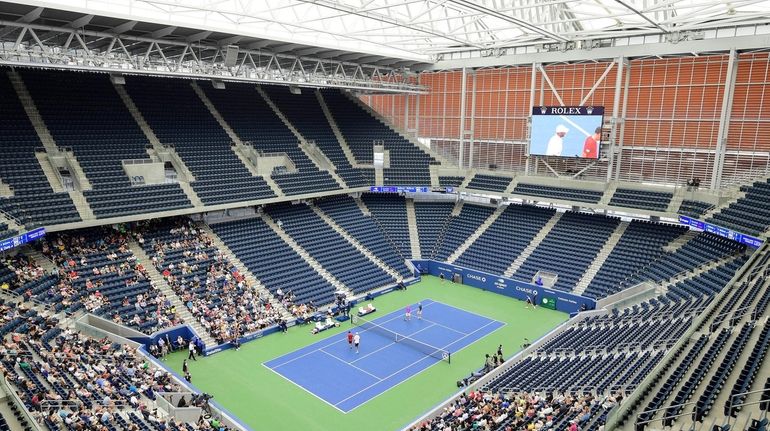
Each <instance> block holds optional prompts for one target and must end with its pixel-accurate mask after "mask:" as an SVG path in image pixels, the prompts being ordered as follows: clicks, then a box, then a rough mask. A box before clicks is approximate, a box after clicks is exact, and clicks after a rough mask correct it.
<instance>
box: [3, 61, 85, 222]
mask: <svg viewBox="0 0 770 431" xmlns="http://www.w3.org/2000/svg"><path fill="white" fill-rule="evenodd" d="M6 70H7V69H0V72H1V73H0V94H2V95H3V97H0V129H2V130H3V133H0V146H2V149H3V157H0V180H2V181H3V182H4V183H5V184H7V185H9V186H10V187H12V188H13V193H14V195H13V196H10V197H5V196H0V211H4V212H6V213H8V214H11V215H12V216H13V217H15V218H16V219H18V220H19V221H21V222H22V223H23V224H24V225H25V226H26V227H27V228H32V227H36V226H42V225H50V224H60V223H69V222H76V221H80V215H79V214H78V212H77V210H76V209H75V204H73V203H72V199H70V196H69V194H67V193H66V192H65V193H54V191H53V189H52V188H51V185H50V184H49V183H48V179H47V178H46V176H45V174H44V173H43V170H42V168H41V167H40V164H39V163H38V161H37V158H36V157H35V152H36V151H37V150H38V149H41V148H42V146H43V144H42V142H40V139H39V138H38V136H37V133H36V132H35V129H34V128H33V126H32V123H30V121H29V118H27V114H26V112H25V111H24V107H23V106H22V105H21V102H20V101H19V99H18V98H17V97H16V92H15V90H14V88H13V86H12V85H11V81H10V80H9V79H8V76H7V75H6V73H5V72H6Z"/></svg>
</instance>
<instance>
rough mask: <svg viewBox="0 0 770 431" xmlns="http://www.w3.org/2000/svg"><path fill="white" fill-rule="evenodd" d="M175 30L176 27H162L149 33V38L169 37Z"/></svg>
mask: <svg viewBox="0 0 770 431" xmlns="http://www.w3.org/2000/svg"><path fill="white" fill-rule="evenodd" d="M175 30H176V26H169V27H163V28H161V29H158V30H155V31H153V32H152V33H150V37H151V38H153V39H161V38H164V37H166V36H169V35H170V34H171V33H173V32H174V31H175Z"/></svg>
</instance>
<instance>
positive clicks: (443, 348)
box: [335, 318, 506, 411]
mask: <svg viewBox="0 0 770 431" xmlns="http://www.w3.org/2000/svg"><path fill="white" fill-rule="evenodd" d="M487 320H490V319H489V318H487ZM493 323H503V326H505V325H506V324H505V323H504V322H499V321H497V320H492V321H491V322H489V323H487V324H486V325H484V326H482V327H480V328H478V329H476V330H475V331H473V332H470V333H468V334H466V335H465V336H464V337H461V338H458V339H457V340H454V341H453V342H451V343H449V344H447V345H446V346H444V347H442V348H441V349H440V350H446V348H447V347H449V346H451V345H452V344H455V343H457V342H458V341H460V340H462V339H464V338H467V337H469V336H471V335H473V334H475V333H476V332H479V331H481V330H482V329H484V328H486V327H487V326H489V325H491V324H493ZM503 326H501V327H500V328H502V327H503ZM500 328H497V329H500ZM492 332H494V331H492ZM492 332H490V333H489V334H491V333H492ZM489 334H487V335H489ZM487 335H485V336H484V337H486V336H487ZM482 338H483V337H482ZM477 341H478V340H477ZM471 344H473V343H471ZM469 345H470V344H469ZM466 347H468V346H465V347H463V348H462V349H460V350H457V352H459V351H461V350H463V349H464V348H466ZM457 352H455V353H457ZM428 358H433V357H432V356H425V357H424V358H421V359H418V360H417V361H415V362H412V363H411V364H409V365H407V366H405V367H403V368H401V369H400V370H398V371H395V372H394V373H392V374H390V375H389V376H386V377H384V378H383V379H382V380H380V381H379V382H377V383H374V384H372V385H369V386H367V387H365V388H364V389H361V390H360V391H358V392H356V393H355V394H353V395H351V396H349V397H347V398H345V399H344V400H342V401H339V402H338V403H337V404H335V406H338V405H340V404H342V403H344V402H345V401H347V400H349V399H351V398H353V397H355V396H356V395H358V394H360V393H362V392H365V391H367V390H369V389H371V388H372V387H374V386H376V385H378V384H380V383H382V382H383V381H385V380H387V379H389V378H391V377H393V376H395V375H396V374H398V373H400V372H402V371H404V370H406V369H407V368H410V367H412V366H414V365H417V364H419V363H420V362H422V361H424V360H426V359H428ZM434 359H435V358H434ZM439 362H441V361H437V362H436V363H434V364H432V365H430V366H428V367H427V368H425V369H423V370H420V371H419V373H422V372H424V371H425V370H427V369H428V368H430V367H432V366H433V365H436V364H437V363H439ZM419 373H417V374H419ZM410 377H412V376H410ZM404 381H406V380H402V381H400V382H398V383H397V384H395V385H393V386H391V387H389V388H388V389H386V390H384V391H382V392H380V393H379V394H377V395H375V396H373V397H371V398H369V399H368V400H366V402H364V403H361V404H359V405H357V406H356V407H354V408H352V409H350V411H353V410H355V409H356V408H358V407H360V406H362V405H364V404H366V403H368V402H369V401H371V400H373V399H375V398H377V397H379V396H380V395H382V394H384V393H385V392H387V391H389V390H391V389H393V388H394V387H396V386H398V385H400V384H401V383H403V382H404Z"/></svg>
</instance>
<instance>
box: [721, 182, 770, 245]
mask: <svg viewBox="0 0 770 431" xmlns="http://www.w3.org/2000/svg"><path fill="white" fill-rule="evenodd" d="M741 191H743V192H744V193H745V194H746V195H745V196H744V197H742V198H740V199H738V200H737V201H735V202H733V203H731V204H730V205H729V206H728V207H727V208H724V209H722V210H721V211H719V212H718V213H717V214H714V216H713V217H711V219H710V220H706V221H709V222H711V223H714V224H716V225H719V226H723V227H727V228H730V229H733V230H736V231H738V232H741V233H747V234H750V235H759V234H761V233H763V232H765V231H766V230H767V228H768V226H770V179H769V180H766V181H757V182H755V183H754V184H753V185H751V186H743V187H741Z"/></svg>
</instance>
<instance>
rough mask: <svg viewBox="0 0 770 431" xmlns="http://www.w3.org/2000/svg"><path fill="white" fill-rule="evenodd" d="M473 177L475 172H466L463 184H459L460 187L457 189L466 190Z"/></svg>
mask: <svg viewBox="0 0 770 431" xmlns="http://www.w3.org/2000/svg"><path fill="white" fill-rule="evenodd" d="M475 176H476V170H475V169H472V170H471V171H470V172H468V175H466V176H465V179H464V180H463V182H462V183H460V186H459V187H458V189H467V188H468V184H470V183H471V181H473V177H475Z"/></svg>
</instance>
